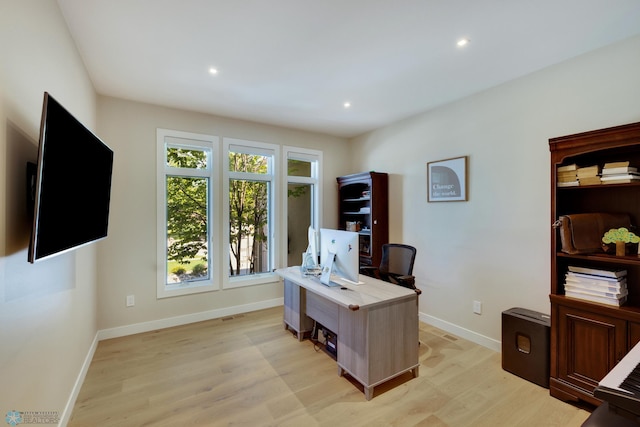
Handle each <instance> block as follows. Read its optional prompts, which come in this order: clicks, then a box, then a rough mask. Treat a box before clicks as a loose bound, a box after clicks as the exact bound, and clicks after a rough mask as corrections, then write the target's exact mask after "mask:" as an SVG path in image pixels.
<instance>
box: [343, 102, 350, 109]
mask: <svg viewBox="0 0 640 427" xmlns="http://www.w3.org/2000/svg"><path fill="white" fill-rule="evenodd" d="M342 105H344V108H349V107H351V103H350V102H349V101H346V102H345V103H344V104H342Z"/></svg>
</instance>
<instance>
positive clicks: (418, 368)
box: [411, 366, 420, 378]
mask: <svg viewBox="0 0 640 427" xmlns="http://www.w3.org/2000/svg"><path fill="white" fill-rule="evenodd" d="M411 373H412V374H413V378H418V375H420V366H416V367H415V368H413V369H412V370H411Z"/></svg>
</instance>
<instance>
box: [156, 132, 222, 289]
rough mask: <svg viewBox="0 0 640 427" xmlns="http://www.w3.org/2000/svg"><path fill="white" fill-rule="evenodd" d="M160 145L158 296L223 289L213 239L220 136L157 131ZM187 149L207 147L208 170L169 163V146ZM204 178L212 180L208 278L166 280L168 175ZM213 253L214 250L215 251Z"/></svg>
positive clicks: (216, 226)
mask: <svg viewBox="0 0 640 427" xmlns="http://www.w3.org/2000/svg"><path fill="white" fill-rule="evenodd" d="M156 141H157V144H156V148H157V176H158V183H157V203H158V208H157V209H156V211H157V221H158V222H157V224H158V226H157V280H156V297H157V298H158V299H160V298H169V297H174V296H179V295H189V294H194V293H201V292H211V291H216V290H219V289H220V285H219V283H220V280H219V275H220V261H219V260H220V255H219V254H218V253H217V252H218V248H217V247H215V246H214V245H213V242H217V241H219V232H218V230H219V228H220V225H219V219H218V218H219V216H218V215H217V214H216V211H217V206H218V205H219V203H220V200H219V196H218V187H219V179H218V176H219V173H216V172H217V170H218V169H219V151H220V138H218V137H216V136H211V135H204V134H197V133H192V132H182V131H176V130H170V129H160V128H158V129H157V130H156ZM169 147H176V148H185V149H189V148H192V149H196V150H204V151H205V152H207V153H208V162H207V168H206V169H191V168H174V167H171V166H168V164H167V148H169ZM168 176H182V177H195V178H197V177H203V178H207V179H208V180H209V185H208V202H207V217H208V220H207V221H208V248H209V255H208V257H207V258H208V269H209V278H208V279H204V280H197V281H193V282H181V283H177V284H168V283H167V243H166V242H167V236H166V230H167V177H168ZM212 252H213V253H212Z"/></svg>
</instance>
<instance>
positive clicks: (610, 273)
mask: <svg viewBox="0 0 640 427" xmlns="http://www.w3.org/2000/svg"><path fill="white" fill-rule="evenodd" d="M568 268H569V271H570V272H572V273H582V274H590V275H592V276H601V277H612V278H614V279H617V278H621V277H624V276H626V275H627V270H600V269H597V268H589V267H579V266H577V265H570V266H568Z"/></svg>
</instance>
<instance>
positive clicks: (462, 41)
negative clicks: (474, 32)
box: [456, 39, 470, 47]
mask: <svg viewBox="0 0 640 427" xmlns="http://www.w3.org/2000/svg"><path fill="white" fill-rule="evenodd" d="M469 41H470V40H469V39H460V40H458V42H457V43H456V44H457V45H458V47H464V46H466V45H468V44H469Z"/></svg>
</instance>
